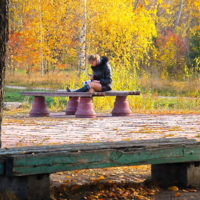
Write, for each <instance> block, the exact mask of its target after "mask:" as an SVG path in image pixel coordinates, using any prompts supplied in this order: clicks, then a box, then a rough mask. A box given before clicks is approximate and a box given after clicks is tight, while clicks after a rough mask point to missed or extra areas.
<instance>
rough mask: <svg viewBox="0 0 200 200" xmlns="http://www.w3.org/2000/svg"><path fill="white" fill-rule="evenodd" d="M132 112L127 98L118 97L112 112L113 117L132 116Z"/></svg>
mask: <svg viewBox="0 0 200 200" xmlns="http://www.w3.org/2000/svg"><path fill="white" fill-rule="evenodd" d="M131 113H132V112H131V110H130V108H129V103H128V101H127V99H126V96H117V97H116V99H115V103H114V109H113V110H112V116H130V115H131Z"/></svg>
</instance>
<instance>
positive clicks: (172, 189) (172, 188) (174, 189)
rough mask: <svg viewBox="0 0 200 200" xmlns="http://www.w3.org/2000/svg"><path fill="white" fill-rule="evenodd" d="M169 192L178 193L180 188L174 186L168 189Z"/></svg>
mask: <svg viewBox="0 0 200 200" xmlns="http://www.w3.org/2000/svg"><path fill="white" fill-rule="evenodd" d="M168 190H171V191H177V190H178V188H177V187H176V186H172V187H168Z"/></svg>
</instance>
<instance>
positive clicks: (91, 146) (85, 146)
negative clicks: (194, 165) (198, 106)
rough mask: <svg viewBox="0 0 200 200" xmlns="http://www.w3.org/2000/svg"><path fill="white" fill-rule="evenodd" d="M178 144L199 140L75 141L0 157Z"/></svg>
mask: <svg viewBox="0 0 200 200" xmlns="http://www.w3.org/2000/svg"><path fill="white" fill-rule="evenodd" d="M177 145H178V146H180V145H200V141H196V140H195V139H187V138H160V139H151V140H136V141H116V142H98V143H77V144H64V145H44V146H27V147H14V148H2V149H0V158H2V157H6V156H9V155H16V154H32V153H46V152H58V151H71V152H74V151H75V152H76V151H78V150H81V151H88V150H96V149H100V150H101V149H112V148H114V149H118V148H119V149H120V148H132V147H143V148H147V147H151V148H153V147H159V146H177Z"/></svg>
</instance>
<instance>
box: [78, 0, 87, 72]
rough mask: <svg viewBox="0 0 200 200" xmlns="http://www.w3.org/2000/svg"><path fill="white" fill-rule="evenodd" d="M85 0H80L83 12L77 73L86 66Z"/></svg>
mask: <svg viewBox="0 0 200 200" xmlns="http://www.w3.org/2000/svg"><path fill="white" fill-rule="evenodd" d="M86 4H87V0H82V5H83V8H84V10H83V13H82V17H81V21H82V25H81V30H80V38H79V44H80V47H79V63H78V71H79V75H80V73H81V71H82V70H83V69H85V68H86V30H87V25H86V18H87V7H86V6H87V5H86Z"/></svg>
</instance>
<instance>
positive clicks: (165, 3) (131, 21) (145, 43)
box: [7, 0, 200, 79]
mask: <svg viewBox="0 0 200 200" xmlns="http://www.w3.org/2000/svg"><path fill="white" fill-rule="evenodd" d="M9 9H10V12H9V20H10V25H9V26H10V27H9V43H8V59H7V63H8V70H9V71H10V72H13V73H14V71H15V70H16V69H25V70H26V73H27V74H28V75H31V74H32V73H33V72H40V74H42V75H44V74H47V73H49V72H50V71H51V72H53V71H55V70H60V69H68V70H72V71H73V70H74V71H75V70H78V71H79V74H80V73H81V72H82V71H84V70H85V69H86V68H87V63H86V59H85V58H86V55H87V54H89V53H94V52H95V53H99V54H101V55H107V56H109V58H110V62H111V63H112V65H113V66H114V67H115V68H116V69H117V70H118V71H121V70H126V71H127V70H128V71H130V72H135V71H136V70H137V71H138V72H139V73H140V74H148V76H157V77H160V78H161V79H166V78H176V79H177V78H178V79H182V78H187V77H189V76H193V75H195V76H196V77H197V76H198V74H199V72H200V37H199V35H200V25H199V22H200V13H199V10H200V1H199V0H115V1H105V0H60V1H56V0H48V1H46V0H25V1H22V0H17V1H16V0H10V8H9Z"/></svg>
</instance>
